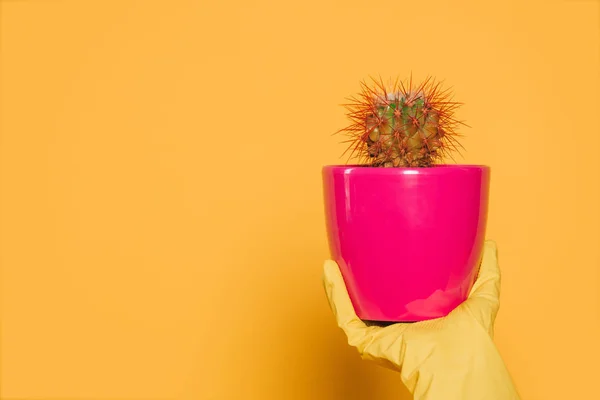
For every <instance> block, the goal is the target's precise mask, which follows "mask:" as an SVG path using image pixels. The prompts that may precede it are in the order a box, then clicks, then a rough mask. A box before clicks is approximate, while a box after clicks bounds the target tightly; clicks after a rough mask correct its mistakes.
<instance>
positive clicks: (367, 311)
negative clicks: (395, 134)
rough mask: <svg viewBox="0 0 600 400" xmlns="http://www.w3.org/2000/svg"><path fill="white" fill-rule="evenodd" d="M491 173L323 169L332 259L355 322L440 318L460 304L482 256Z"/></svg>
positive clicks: (475, 168) (483, 169) (459, 168)
mask: <svg viewBox="0 0 600 400" xmlns="http://www.w3.org/2000/svg"><path fill="white" fill-rule="evenodd" d="M489 181H490V169H489V167H487V166H479V165H438V166H434V167H429V168H375V167H369V166H325V167H324V168H323V189H324V200H325V216H326V224H327V225H326V226H327V235H328V240H329V248H330V252H331V258H332V259H333V260H334V261H336V262H337V263H338V265H339V267H340V269H341V272H342V275H343V277H344V280H345V282H346V285H347V288H348V292H349V295H350V298H351V300H352V303H353V305H354V309H355V311H356V314H357V315H358V317H359V318H361V319H362V320H370V321H385V322H414V321H422V320H427V319H432V318H438V317H443V316H445V315H447V314H448V313H449V312H450V311H452V310H453V309H454V308H455V307H456V306H458V305H459V304H460V303H461V302H463V301H464V300H465V299H466V298H467V296H468V294H469V291H470V290H471V288H472V286H473V283H474V281H475V278H476V276H477V272H478V267H479V263H480V260H481V257H482V253H483V246H484V240H485V231H486V223H487V211H488V193H489Z"/></svg>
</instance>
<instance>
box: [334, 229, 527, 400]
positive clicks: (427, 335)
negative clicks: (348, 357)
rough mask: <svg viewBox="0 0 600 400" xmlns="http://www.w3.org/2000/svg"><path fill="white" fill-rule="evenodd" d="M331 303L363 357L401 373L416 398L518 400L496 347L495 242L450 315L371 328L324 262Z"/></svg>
mask: <svg viewBox="0 0 600 400" xmlns="http://www.w3.org/2000/svg"><path fill="white" fill-rule="evenodd" d="M323 283H324V286H325V291H326V294H327V298H328V300H329V305H330V306H331V309H332V311H333V313H334V316H335V318H336V322H337V324H338V326H339V327H340V328H341V329H342V330H343V331H344V332H345V334H346V336H347V338H348V344H350V345H351V346H353V347H355V348H356V349H357V350H358V352H359V354H360V355H361V357H362V358H363V359H365V360H371V361H373V362H375V363H377V364H378V365H381V366H384V367H386V368H391V369H393V370H396V371H399V372H400V377H401V379H402V382H403V383H404V384H405V385H406V387H407V388H408V390H409V391H410V392H411V393H412V394H413V395H414V398H415V399H418V400H438V399H439V400H454V399H461V400H472V399H473V400H474V399H477V400H480V399H482V400H483V399H485V400H494V399H498V400H500V399H501V400H517V399H519V396H518V393H517V391H516V389H515V387H514V385H513V382H512V379H511V377H510V374H509V373H508V371H507V369H506V367H505V365H504V362H503V361H502V359H501V357H500V354H499V353H498V351H497V349H496V347H495V345H494V343H493V340H492V338H493V334H494V322H495V319H496V315H497V313H498V309H499V296H500V269H499V266H498V251H497V247H496V244H495V243H494V242H493V241H490V240H488V241H486V242H485V247H484V254H483V259H482V262H481V267H480V270H479V274H478V278H477V280H476V282H475V284H474V286H473V288H472V290H471V292H470V294H469V297H468V299H467V300H466V301H464V302H463V303H462V304H460V305H459V306H458V307H457V308H455V309H454V310H453V311H452V312H450V313H449V314H448V315H447V316H446V317H443V318H437V319H432V320H428V321H421V322H415V323H396V324H392V325H389V326H385V327H382V326H374V325H370V326H369V325H367V324H366V323H365V322H363V321H361V320H360V319H359V318H358V317H357V316H356V314H355V312H354V307H353V306H352V302H351V300H350V297H349V296H348V292H347V290H346V286H345V284H344V280H343V277H342V275H341V273H340V270H339V267H338V265H337V264H336V263H335V262H334V261H332V260H327V261H325V265H324V274H323Z"/></svg>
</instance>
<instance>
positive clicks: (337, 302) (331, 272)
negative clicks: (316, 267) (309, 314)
mask: <svg viewBox="0 0 600 400" xmlns="http://www.w3.org/2000/svg"><path fill="white" fill-rule="evenodd" d="M323 285H324V287H325V293H326V294H327V299H328V301H329V306H330V308H331V310H332V311H333V314H334V316H335V319H336V322H337V325H338V326H339V327H340V328H342V330H343V331H344V333H345V334H346V336H347V337H348V344H350V345H351V346H355V347H357V348H358V349H359V351H360V352H361V353H362V348H364V344H365V343H366V342H367V341H369V337H370V336H371V335H372V333H373V332H374V331H376V330H377V329H378V328H377V327H373V326H367V325H366V324H365V323H364V322H363V321H362V320H361V319H360V318H358V316H357V315H356V313H355V312H354V306H353V305H352V301H351V300H350V296H349V295H348V290H347V289H346V284H345V282H344V278H343V277H342V274H341V272H340V269H339V267H338V265H337V263H336V262H335V261H333V260H326V261H325V265H324V268H323Z"/></svg>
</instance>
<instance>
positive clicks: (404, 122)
mask: <svg viewBox="0 0 600 400" xmlns="http://www.w3.org/2000/svg"><path fill="white" fill-rule="evenodd" d="M361 88H362V91H361V93H360V94H359V95H358V96H353V97H351V98H349V100H350V101H351V102H350V103H347V104H345V105H344V106H345V107H346V109H347V110H348V113H347V116H348V118H349V119H350V120H351V121H352V124H351V125H349V126H347V127H345V128H343V129H341V130H340V131H338V133H345V134H347V135H348V136H349V142H350V146H349V148H348V150H351V152H352V153H351V156H358V158H359V159H360V160H361V161H363V162H364V163H368V164H370V165H372V166H375V167H430V166H432V165H434V164H436V163H438V162H439V161H440V160H441V159H442V158H443V157H444V156H445V155H447V154H448V151H449V150H457V146H458V147H460V145H459V144H458V142H457V141H456V137H457V136H459V135H458V133H457V127H458V126H459V125H465V124H464V123H463V122H462V121H458V120H456V119H455V118H454V112H455V110H456V109H457V108H458V107H459V106H460V105H461V103H458V102H454V101H452V98H451V92H450V90H449V89H445V90H444V89H442V87H441V83H440V82H435V81H434V79H433V78H427V79H425V80H424V81H423V82H422V83H420V84H419V85H414V84H413V81H412V78H411V79H410V80H409V82H408V83H407V84H404V83H403V82H399V81H395V82H394V83H390V84H387V85H385V84H384V83H383V81H382V80H381V79H380V80H379V81H377V80H374V79H372V82H371V84H368V83H366V82H361ZM348 150H347V151H348Z"/></svg>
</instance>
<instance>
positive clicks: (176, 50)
mask: <svg viewBox="0 0 600 400" xmlns="http://www.w3.org/2000/svg"><path fill="white" fill-rule="evenodd" d="M599 5H600V2H598V1H593V0H589V1H583V0H582V1H568V0H564V1H558V0H557V1H551V0H547V1H532V0H528V1H522V0H521V1H516V0H511V1H507V0H502V1H451V2H449V1H448V2H443V1H436V0H429V1H427V2H419V1H384V0H380V1H375V2H371V1H362V2H359V1H342V0H338V1H326V0H321V1H313V0H307V1H295V2H285V1H275V0H274V1H263V0H249V1H213V2H208V1H203V0H196V1H191V0H189V1H185V0H173V1H150V0H140V1H131V0H118V1H117V0H113V1H109V0H97V1H92V0H88V1H58V0H56V1H52V0H47V1H42V0H30V1H28V0H12V1H3V2H2V8H1V11H2V16H1V23H2V25H1V30H0V33H1V53H0V55H1V57H2V58H1V67H2V72H1V74H2V75H1V101H2V103H1V112H2V115H1V117H2V120H1V153H0V163H1V164H0V165H1V186H0V189H1V192H0V201H1V203H0V206H1V207H0V212H1V214H0V217H1V220H0V234H1V236H0V240H1V242H0V246H1V247H0V256H1V267H2V313H1V316H2V331H1V333H2V336H1V339H2V341H1V344H2V348H1V386H0V388H1V397H2V399H10V398H20V399H96V400H98V399H127V400H131V399H150V398H152V399H186V400H187V399H202V400H204V399H206V400H210V399H261V400H267V399H311V400H321V399H322V400H325V399H339V400H342V399H344V400H346V399H382V400H383V399H398V398H408V396H407V395H406V392H404V390H403V389H402V384H401V383H400V380H399V377H398V376H397V375H396V374H395V373H393V372H388V371H386V370H384V369H380V368H377V367H374V366H372V365H370V364H368V363H365V362H362V361H361V360H360V359H359V357H358V355H357V354H356V352H355V351H354V349H352V348H349V347H348V346H347V345H346V343H345V337H344V336H343V333H342V332H341V331H340V330H339V329H338V328H337V327H336V326H335V324H334V321H333V319H332V316H331V313H330V311H329V309H328V306H327V303H326V300H325V296H324V293H323V290H322V287H321V281H320V277H321V267H322V262H323V260H324V259H325V258H326V257H327V256H328V251H327V243H326V237H325V232H324V223H323V212H322V203H321V202H322V200H321V180H320V179H321V177H320V169H321V166H322V165H324V164H330V163H343V162H345V158H340V155H341V153H342V151H343V150H344V149H345V147H344V145H342V144H340V143H339V142H340V140H342V138H341V137H335V136H332V135H331V133H332V132H334V131H336V130H337V129H339V128H341V127H342V126H344V125H345V124H346V119H345V116H344V110H343V109H342V108H341V107H340V106H339V104H340V103H342V102H344V97H346V96H348V95H351V94H353V93H355V92H356V91H357V90H358V82H359V80H361V79H363V78H365V77H367V76H368V75H369V74H372V75H378V74H381V75H382V76H383V77H386V76H400V77H407V76H408V75H409V74H410V72H411V71H413V73H414V75H415V77H417V78H421V77H423V76H425V75H427V74H432V75H435V76H437V77H438V78H440V79H444V80H445V81H446V82H447V85H448V86H453V87H454V88H455V93H456V99H457V100H459V101H462V102H464V103H465V106H463V108H462V109H461V110H460V117H461V118H463V119H465V120H466V121H467V122H468V123H469V124H470V125H471V126H472V128H471V129H467V130H465V131H464V132H465V134H466V137H465V138H464V140H463V142H462V143H463V145H464V146H465V147H466V149H467V151H466V152H464V157H463V158H459V159H458V161H460V162H467V163H485V164H489V165H491V166H492V170H493V178H492V179H493V181H492V193H491V194H492V198H491V210H490V220H489V230H488V237H490V238H493V239H495V240H496V241H497V242H498V245H499V249H500V261H501V264H502V268H503V273H504V275H503V290H502V308H501V311H500V315H499V319H498V323H497V338H496V342H497V344H498V347H499V349H500V351H501V353H502V355H503V357H504V359H505V361H506V363H507V365H508V367H509V369H510V371H511V373H512V374H513V376H514V379H515V382H516V384H517V385H518V388H519V390H520V391H521V393H522V395H523V398H524V399H530V400H533V399H544V400H548V399H571V398H586V399H598V398H600V388H599V386H598V376H599V374H600V367H598V363H597V360H598V356H599V355H600V353H599V345H598V338H599V337H600V312H599V308H600V298H599V297H600V295H599V291H600V277H599V274H598V271H599V263H600V260H599V256H598V254H599V251H598V250H599V247H600V246H599V245H600V236H599V233H598V232H599V227H600V219H599V211H598V209H599V205H600V192H599V186H600V178H599V173H600V161H599V158H598V148H599V145H600V134H599V133H600V129H599V122H598V111H599V109H600V107H599V106H600V102H599V92H600V91H599V89H600V87H599V79H598V78H599V71H600V64H599V56H600V42H599V39H600V35H599V33H600V32H599V28H600V26H599V22H600V10H599Z"/></svg>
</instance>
